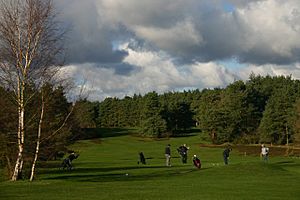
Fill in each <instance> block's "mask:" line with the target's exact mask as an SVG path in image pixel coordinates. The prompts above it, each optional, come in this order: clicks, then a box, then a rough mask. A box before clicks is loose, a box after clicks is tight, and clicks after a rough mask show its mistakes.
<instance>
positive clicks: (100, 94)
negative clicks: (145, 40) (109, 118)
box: [64, 43, 236, 100]
mask: <svg viewBox="0 0 300 200" xmlns="http://www.w3.org/2000/svg"><path fill="white" fill-rule="evenodd" d="M129 46H130V45H129V44H128V43H127V44H124V45H122V48H124V49H126V50H127V51H128V55H127V56H126V57H125V59H124V63H126V64H127V65H131V66H134V67H135V70H134V72H132V73H130V74H128V75H126V76H124V75H121V74H116V73H115V70H114V69H113V68H103V67H100V66H98V64H94V63H88V64H84V66H83V64H80V65H70V66H66V67H65V68H64V73H66V74H68V75H70V76H72V77H76V78H75V80H76V81H77V82H78V83H83V82H84V84H85V86H84V87H85V88H86V89H87V91H89V99H91V100H102V99H104V98H105V97H119V98H123V97H124V96H132V95H134V94H145V93H147V92H150V91H157V92H158V93H164V92H170V91H182V90H185V89H186V90H187V89H196V88H215V87H222V86H224V85H227V84H229V83H231V82H232V81H233V80H234V79H235V78H236V77H235V75H234V74H233V73H231V72H230V71H229V70H227V69H226V68H225V67H223V66H222V65H217V64H215V63H213V62H210V63H194V64H192V65H185V66H177V65H176V64H175V63H174V62H173V61H172V58H171V57H170V56H169V55H168V54H166V53H165V52H163V51H159V52H156V51H146V50H139V51H136V50H134V49H131V48H129ZM87 77H88V79H87V80H86V82H85V80H84V79H86V78H87ZM79 88H80V87H78V89H79ZM77 92H78V91H77Z"/></svg>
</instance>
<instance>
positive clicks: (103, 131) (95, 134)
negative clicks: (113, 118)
mask: <svg viewBox="0 0 300 200" xmlns="http://www.w3.org/2000/svg"><path fill="white" fill-rule="evenodd" d="M135 131H136V130H135V129H130V128H85V129H83V130H82V133H81V135H80V136H78V138H76V139H77V140H87V139H96V138H107V137H117V136H124V135H129V134H131V133H134V132H135Z"/></svg>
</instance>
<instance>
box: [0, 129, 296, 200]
mask: <svg viewBox="0 0 300 200" xmlns="http://www.w3.org/2000/svg"><path fill="white" fill-rule="evenodd" d="M183 143H186V144H188V146H190V150H189V162H188V164H185V165H184V164H182V163H181V162H180V158H179V156H178V153H177V151H176V148H177V147H178V146H179V145H181V144H183ZM200 143H201V139H200V136H198V135H194V136H190V137H179V138H171V139H164V140H159V141H153V140H150V139H142V138H138V137H133V136H129V135H122V134H121V135H119V136H116V137H105V138H102V139H92V140H82V141H79V142H77V143H76V144H74V145H72V146H71V147H70V148H71V149H73V150H76V151H80V157H79V158H78V159H77V160H75V161H74V162H73V164H74V166H75V169H74V170H73V171H61V170H59V169H58V167H57V166H58V165H59V164H60V162H49V163H47V165H46V166H47V168H46V167H44V168H39V169H38V175H37V180H35V181H34V182H32V183H30V182H27V181H19V182H16V183H15V182H9V181H2V182H0V199H1V200H2V199H3V200H4V199H7V200H10V199H18V200H20V199H22V200H23V199H28V200H29V199H30V200H35V199H36V200H46V199H47V200H48V199H53V200H64V199H70V200H77V199H110V200H113V199H118V200H121V199H130V200H131V199H139V200H147V199H149V200H150V199H151V200H157V199H178V200H185V199H187V200H193V199H195V200H196V199H197V200H199V199H214V200H216V199H239V200H240V199H249V200H250V199H251V200H253V199H280V200H282V199H300V159H299V158H287V157H272V156H271V157H270V160H269V163H263V162H262V161H261V160H260V158H259V156H258V155H257V156H245V155H243V154H241V153H240V152H238V151H237V150H236V149H233V151H232V153H231V155H230V160H229V165H228V166H224V164H223V161H222V151H223V149H222V148H209V147H201V146H200V145H199V144H200ZM166 144H171V150H172V160H171V162H172V167H165V166H164V164H165V158H164V148H165V146H166ZM257 148H259V147H257ZM270 150H271V151H272V148H271V149H270ZM139 151H143V152H144V154H145V157H146V158H147V165H143V166H142V165H138V164H137V161H138V152H139ZM258 152H259V149H258ZM193 154H197V155H198V156H199V157H200V159H201V161H202V169H201V170H197V169H196V168H194V167H193V166H192V162H191V158H192V155H193ZM126 174H128V176H127V175H126Z"/></svg>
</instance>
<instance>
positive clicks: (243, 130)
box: [77, 74, 300, 144]
mask: <svg viewBox="0 0 300 200" xmlns="http://www.w3.org/2000/svg"><path fill="white" fill-rule="evenodd" d="M299 97H300V81H299V80H293V79H292V78H291V77H290V76H274V77H271V76H265V77H263V76H260V75H254V74H252V75H250V77H249V80H248V81H245V82H244V81H235V82H233V83H232V84H230V85H228V86H227V87H226V88H214V89H204V90H201V91H200V90H193V91H184V92H168V93H164V94H157V93H156V92H149V93H147V94H145V95H144V96H142V95H134V96H132V97H128V96H126V97H125V98H123V99H119V98H106V99H105V100H103V101H102V102H90V101H88V100H81V101H79V102H77V104H78V105H80V107H81V108H80V109H81V111H80V112H79V114H80V116H81V117H78V120H79V121H80V126H81V127H82V128H95V127H109V128H113V127H136V128H138V129H139V133H140V135H142V136H150V137H165V136H176V135H182V134H186V133H188V132H190V131H191V130H192V129H193V128H198V129H199V130H200V131H201V132H202V133H203V134H202V135H204V136H206V139H207V140H209V141H211V142H213V143H216V144H220V143H224V142H237V143H262V142H265V143H273V144H288V143H292V142H299V139H300V136H299V122H300V121H299V116H298V115H299V111H300V100H299Z"/></svg>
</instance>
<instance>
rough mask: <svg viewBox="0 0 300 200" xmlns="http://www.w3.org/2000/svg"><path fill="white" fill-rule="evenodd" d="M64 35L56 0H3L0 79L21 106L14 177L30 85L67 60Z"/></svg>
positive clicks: (21, 148)
mask: <svg viewBox="0 0 300 200" xmlns="http://www.w3.org/2000/svg"><path fill="white" fill-rule="evenodd" d="M63 36H64V32H63V31H61V29H60V24H59V22H58V21H57V14H56V13H55V8H54V5H53V1H52V0H0V83H1V84H2V85H3V86H4V87H5V88H7V89H9V90H12V91H13V92H14V101H15V103H16V104H17V107H18V129H17V130H18V131H17V133H16V138H17V141H16V144H17V149H18V154H17V156H16V161H15V163H14V170H13V173H12V177H11V180H12V181H16V180H17V179H18V177H19V175H20V174H21V173H22V169H23V162H24V160H23V155H24V148H25V146H24V144H25V143H24V141H25V139H26V131H25V130H26V129H25V113H26V111H27V109H28V108H27V107H26V106H27V104H28V102H29V101H30V99H31V98H33V97H34V95H29V94H27V93H26V89H27V87H28V85H29V84H34V85H35V87H36V88H38V87H41V83H44V82H48V81H51V79H52V78H53V77H55V74H56V72H57V71H58V66H60V64H61V63H62V62H61V61H62V60H63V59H62V58H63V57H62V55H63V54H62V53H63V42H62V41H63V38H64V37H63Z"/></svg>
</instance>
